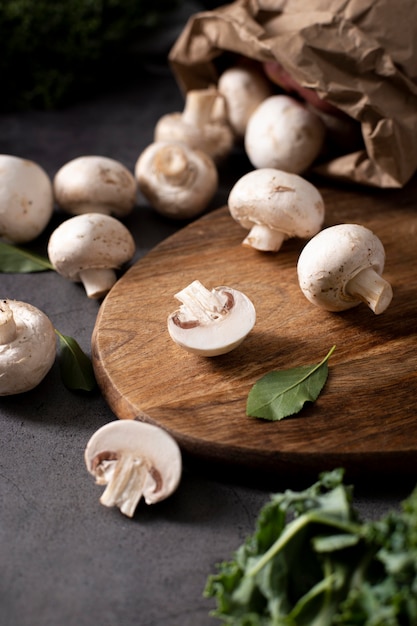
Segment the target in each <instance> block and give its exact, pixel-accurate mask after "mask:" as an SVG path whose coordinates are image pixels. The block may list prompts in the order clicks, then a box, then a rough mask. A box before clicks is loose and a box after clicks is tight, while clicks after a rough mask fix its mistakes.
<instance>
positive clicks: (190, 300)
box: [168, 280, 256, 357]
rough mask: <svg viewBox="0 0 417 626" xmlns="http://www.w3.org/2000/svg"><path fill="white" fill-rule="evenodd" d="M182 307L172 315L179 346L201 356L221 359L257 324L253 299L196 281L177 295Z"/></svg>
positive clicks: (170, 327) (170, 319) (173, 333)
mask: <svg viewBox="0 0 417 626" xmlns="http://www.w3.org/2000/svg"><path fill="white" fill-rule="evenodd" d="M175 298H177V300H179V301H180V302H181V303H182V304H181V306H180V308H179V309H178V310H177V311H174V313H171V314H170V315H169V316H168V332H169V334H170V336H171V338H172V339H173V341H175V343H176V344H178V345H179V346H181V347H182V348H184V349H185V350H187V351H188V352H191V353H193V354H198V355H201V356H207V357H211V356H218V355H220V354H225V353H227V352H230V351H231V350H234V348H237V346H239V345H240V344H241V343H242V341H243V340H244V339H245V337H247V335H248V334H249V333H250V331H251V330H252V328H253V327H254V325H255V321H256V311H255V307H254V305H253V303H252V302H251V300H250V299H249V298H248V297H247V296H246V295H245V294H244V293H242V292H241V291H238V290H237V289H232V288H231V287H216V288H214V289H212V290H209V289H206V288H205V287H204V285H202V284H201V283H200V281H198V280H195V281H193V282H192V283H191V284H190V285H188V286H187V287H185V289H183V290H182V291H180V292H178V293H177V294H175Z"/></svg>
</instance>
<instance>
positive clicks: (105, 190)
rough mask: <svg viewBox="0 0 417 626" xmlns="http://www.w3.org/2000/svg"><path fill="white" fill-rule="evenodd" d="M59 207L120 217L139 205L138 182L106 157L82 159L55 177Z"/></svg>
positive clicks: (69, 163)
mask: <svg viewBox="0 0 417 626" xmlns="http://www.w3.org/2000/svg"><path fill="white" fill-rule="evenodd" d="M53 189H54V195H55V200H56V202H57V204H58V205H59V206H60V207H61V209H63V210H64V211H67V212H68V213H71V214H72V215H78V214H80V213H90V212H98V213H105V214H107V215H110V214H111V215H114V216H116V217H119V218H120V217H124V216H125V215H127V214H128V213H130V212H131V211H132V209H133V207H134V206H135V203H136V192H137V187H136V180H135V177H134V176H133V174H132V173H131V172H130V171H129V170H128V169H127V167H125V166H124V165H123V164H122V163H120V162H119V161H116V160H115V159H111V158H108V157H104V156H96V155H86V156H80V157H77V158H76V159H73V160H72V161H69V162H68V163H66V164H65V165H63V166H62V167H61V168H60V169H59V170H58V172H57V173H56V174H55V176H54V180H53Z"/></svg>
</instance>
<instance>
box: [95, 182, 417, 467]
mask: <svg viewBox="0 0 417 626" xmlns="http://www.w3.org/2000/svg"><path fill="white" fill-rule="evenodd" d="M320 191H321V192H322V194H323V197H324V200H325V205H326V221H325V226H330V225H332V224H336V223H341V222H356V223H360V224H363V225H365V226H367V227H369V228H371V229H372V230H373V231H374V232H375V233H376V234H377V235H378V236H379V237H380V239H381V240H382V242H383V244H384V246H385V250H386V265H385V271H384V277H385V278H386V279H387V280H389V281H390V282H391V284H392V287H393V292H394V297H393V300H392V303H391V305H390V306H389V308H388V309H387V310H386V311H385V312H384V313H382V314H381V315H379V316H377V315H375V314H374V313H372V312H371V311H370V310H369V309H368V308H367V307H366V306H365V305H364V304H361V305H359V306H358V307H355V308H354V309H350V310H349V311H346V312H343V313H329V312H325V311H323V310H321V309H319V308H317V307H315V306H313V305H312V304H310V303H309V302H308V301H307V300H306V299H305V297H304V296H303V294H302V293H301V291H300V289H299V286H298V282H297V275H296V263H297V259H298V255H299V253H300V251H301V249H302V247H303V246H304V245H305V242H303V241H301V240H289V241H286V242H285V243H284V245H283V247H282V249H281V250H280V251H279V252H278V253H276V254H271V253H260V252H257V251H255V250H251V249H249V248H247V247H243V246H242V245H241V242H242V239H243V238H244V235H245V231H243V229H242V228H241V227H240V226H239V225H238V224H236V223H235V222H234V221H233V220H232V218H231V217H230V215H229V213H228V210H227V208H226V207H222V208H220V209H218V210H215V211H213V212H211V213H209V214H207V215H205V216H204V217H202V218H200V219H199V220H197V221H195V222H193V223H191V224H189V225H188V226H186V227H184V228H183V229H182V230H180V231H179V232H178V233H176V234H175V235H173V236H171V237H170V238H168V239H167V240H165V241H164V242H162V243H161V244H159V245H158V246H157V247H156V248H154V249H153V250H152V251H151V252H150V253H149V254H148V255H147V256H146V257H144V258H143V259H141V260H140V261H138V262H137V263H136V264H135V265H134V266H132V267H131V268H129V269H128V271H127V272H126V273H125V274H124V275H123V276H122V277H121V278H120V280H119V281H118V282H117V284H116V285H115V287H114V288H113V289H112V291H111V292H110V293H109V294H108V296H107V297H106V298H105V300H104V301H103V303H102V305H101V307H100V311H99V315H98V318H97V322H96V326H95V329H94V333H93V339H92V354H93V364H94V369H95V373H96V376H97V380H98V383H99V386H100V388H101V390H102V392H103V394H104V396H105V398H106V400H107V402H108V404H109V405H110V407H111V408H112V410H113V411H114V413H115V414H116V416H117V417H119V418H122V419H124V418H136V417H138V418H139V419H142V420H145V421H149V422H151V423H154V424H157V425H159V426H161V427H163V428H165V429H167V430H168V431H169V432H171V434H172V435H173V436H174V437H175V438H176V439H177V441H178V443H179V444H180V446H181V448H182V450H183V452H184V453H185V454H188V455H191V456H194V457H197V458H198V459H200V460H203V461H204V462H209V463H210V462H216V461H218V462H222V463H223V462H224V463H227V464H229V463H231V464H233V465H234V466H237V467H239V466H240V465H241V466H242V467H243V466H244V467H247V468H251V467H252V468H261V469H266V470H267V471H275V470H276V471H279V472H282V471H286V472H299V471H306V470H307V471H310V470H314V471H315V470H317V469H318V470H320V471H321V470H324V469H327V468H331V467H335V466H339V465H343V466H344V467H346V469H347V471H350V472H352V473H356V472H364V471H366V472H375V471H376V472H381V474H383V473H386V472H388V473H392V472H408V473H413V472H415V471H416V470H417V335H416V321H417V265H416V261H417V184H416V181H413V182H412V183H410V184H409V185H408V186H407V187H406V188H405V189H402V190H372V189H351V188H342V187H337V188H335V187H330V186H325V187H323V186H321V187H320ZM195 279H198V280H200V281H201V282H202V283H203V284H204V285H205V286H206V287H207V288H213V287H216V286H218V285H227V286H231V287H234V288H236V289H240V290H241V291H243V292H244V293H245V294H246V295H248V296H249V297H250V298H251V299H252V301H253V303H254V305H255V307H256V311H257V322H256V325H255V328H254V329H253V331H252V332H251V334H250V335H249V336H248V338H247V339H246V340H245V341H244V343H243V344H241V346H240V347H239V348H237V349H236V350H234V351H233V352H231V353H229V354H227V355H223V356H220V357H214V358H203V357H198V356H195V355H191V354H189V353H187V352H185V351H184V350H182V349H181V348H179V347H178V346H177V345H176V344H174V343H173V341H172V340H171V339H170V337H169V335H168V332H167V326H166V319H167V316H168V314H169V313H170V312H172V311H173V310H175V309H176V308H177V307H178V302H177V301H176V300H175V299H174V294H175V293H176V292H177V291H179V290H181V289H182V288H184V287H185V286H187V285H188V284H189V283H190V282H192V281H193V280H195ZM334 344H335V345H336V350H335V352H334V353H333V356H332V357H331V360H330V362H329V377H328V380H327V382H326V385H325V387H324V389H323V391H322V393H321V395H320V397H319V399H318V400H317V401H316V402H315V403H314V404H311V403H308V404H306V405H305V407H304V408H303V409H302V411H301V412H300V413H299V414H298V415H296V416H294V417H291V418H285V419H283V420H281V421H279V422H268V421H265V420H259V419H254V418H249V417H247V416H246V411H245V408H246V399H247V395H248V392H249V390H250V388H251V387H252V385H253V384H254V383H255V382H256V381H257V380H258V379H259V378H260V377H261V376H262V375H263V374H265V373H267V372H268V371H271V370H277V369H282V368H290V367H295V366H298V365H308V364H313V363H318V362H319V361H320V360H321V359H322V358H323V357H324V356H325V355H326V354H327V352H328V350H329V349H330V347H331V346H332V345H334Z"/></svg>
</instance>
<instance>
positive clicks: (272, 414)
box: [246, 346, 336, 421]
mask: <svg viewBox="0 0 417 626" xmlns="http://www.w3.org/2000/svg"><path fill="white" fill-rule="evenodd" d="M335 348H336V346H333V347H332V348H331V349H330V350H329V352H328V353H327V355H326V356H325V358H324V359H323V360H322V361H321V362H320V363H318V364H315V365H302V366H300V367H294V368H292V369H288V370H279V371H273V372H269V373H268V374H265V376H263V377H262V378H260V379H259V380H258V381H257V382H256V383H255V385H254V386H253V387H252V389H251V390H250V392H249V395H248V398H247V404H246V414H247V416H248V417H258V418H262V419H265V420H270V421H278V420H281V419H283V418H284V417H288V416H290V415H295V414H296V413H299V412H300V411H301V409H302V408H303V406H304V404H305V403H306V402H314V401H315V400H317V398H318V397H319V395H320V392H321V391H322V389H323V387H324V385H325V383H326V380H327V375H328V365H327V362H328V360H329V359H330V357H331V355H332V354H333V352H334V350H335Z"/></svg>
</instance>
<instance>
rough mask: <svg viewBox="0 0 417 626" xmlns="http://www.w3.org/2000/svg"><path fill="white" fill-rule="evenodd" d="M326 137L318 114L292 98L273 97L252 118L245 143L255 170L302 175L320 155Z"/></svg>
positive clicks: (261, 105) (263, 103)
mask: <svg viewBox="0 0 417 626" xmlns="http://www.w3.org/2000/svg"><path fill="white" fill-rule="evenodd" d="M324 137H325V126H324V124H323V122H322V121H321V119H320V118H319V116H318V115H316V114H315V113H313V111H311V110H310V109H308V108H307V107H306V106H304V105H303V104H302V103H301V102H298V101H297V100H295V99H294V98H291V97H290V96H284V95H274V96H270V97H269V98H266V99H265V100H264V101H263V102H261V104H259V106H258V107H257V108H256V109H255V111H254V112H253V113H252V115H251V116H250V118H249V120H248V123H247V127H246V132H245V140H244V141H245V150H246V154H247V155H248V157H249V160H250V162H251V163H252V165H253V166H254V167H256V168H262V167H275V168H277V169H281V170H285V171H286V172H292V173H294V174H300V173H302V172H304V171H305V170H306V169H308V168H309V167H310V165H311V164H312V163H313V161H314V160H315V159H316V158H317V156H318V155H319V153H320V152H321V149H322V146H323V142H324Z"/></svg>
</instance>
